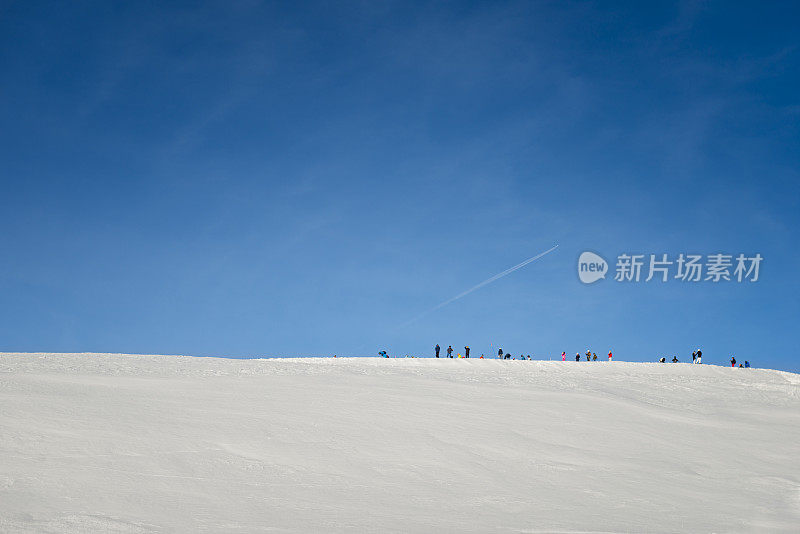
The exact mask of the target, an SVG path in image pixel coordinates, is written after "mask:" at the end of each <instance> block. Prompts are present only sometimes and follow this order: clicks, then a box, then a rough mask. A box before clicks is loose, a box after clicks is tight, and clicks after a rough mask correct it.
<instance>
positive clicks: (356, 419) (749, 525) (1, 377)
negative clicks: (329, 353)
mask: <svg viewBox="0 0 800 534" xmlns="http://www.w3.org/2000/svg"><path fill="white" fill-rule="evenodd" d="M0 370H2V372H0V406H2V409H0V430H1V431H0V530H2V531H4V532H41V531H45V532H67V533H78V532H89V531H93V532H95V531H96V532H126V531H128V532H130V531H135V532H148V533H149V532H227V531H235V530H239V531H244V532H262V531H269V530H274V531H283V532H334V533H336V532H343V533H345V532H347V533H349V532H382V533H383V532H386V533H393V532H397V533H400V532H402V533H428V532H470V533H472V532H474V533H483V532H506V531H508V532H594V533H597V532H651V533H662V532H663V533H674V532H787V533H790V532H791V533H793V534H794V533H795V532H796V527H797V525H798V524H800V469H798V465H797V458H798V457H800V400H799V399H800V398H799V397H798V396H797V391H798V380H797V375H794V374H790V373H784V372H780V371H770V370H759V369H748V370H747V371H744V370H742V369H738V368H737V369H732V368H729V367H725V368H723V367H717V366H710V365H709V366H707V365H702V366H697V365H692V364H684V365H671V364H654V363H629V362H612V363H608V362H603V363H600V362H598V363H588V362H583V363H578V362H560V361H557V362H552V361H527V360H526V361H524V362H523V361H520V360H515V361H508V360H480V359H477V360H476V359H469V360H467V359H453V360H450V361H447V360H444V359H440V360H436V359H430V358H425V359H421V358H408V359H405V358H398V359H383V358H336V359H333V358H297V359H287V360H283V359H269V360H265V359H259V360H237V359H221V358H193V357H188V356H187V357H179V358H174V357H169V356H166V357H165V356H157V355H156V356H153V355H150V356H137V355H124V357H121V356H119V355H113V354H105V355H103V354H86V355H75V354H72V355H66V356H61V355H58V354H51V353H39V354H37V355H33V356H32V355H30V354H19V353H16V354H8V353H6V354H0ZM132 525H140V526H136V527H132ZM141 525H144V526H141Z"/></svg>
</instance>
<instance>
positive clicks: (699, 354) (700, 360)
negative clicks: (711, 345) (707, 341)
mask: <svg viewBox="0 0 800 534" xmlns="http://www.w3.org/2000/svg"><path fill="white" fill-rule="evenodd" d="M694 363H697V364H701V363H703V351H702V350H700V349H697V360H696V361H695V362H694Z"/></svg>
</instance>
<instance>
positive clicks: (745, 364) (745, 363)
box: [744, 360, 750, 369]
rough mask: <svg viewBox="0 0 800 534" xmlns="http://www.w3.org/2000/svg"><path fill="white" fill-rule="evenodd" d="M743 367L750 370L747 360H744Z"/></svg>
mask: <svg viewBox="0 0 800 534" xmlns="http://www.w3.org/2000/svg"><path fill="white" fill-rule="evenodd" d="M744 366H745V367H746V368H747V369H750V362H748V361H747V360H745V361H744Z"/></svg>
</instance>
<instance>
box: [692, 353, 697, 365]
mask: <svg viewBox="0 0 800 534" xmlns="http://www.w3.org/2000/svg"><path fill="white" fill-rule="evenodd" d="M696 361H697V351H694V352H693V353H692V363H695V362H696Z"/></svg>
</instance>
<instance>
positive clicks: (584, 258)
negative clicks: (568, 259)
mask: <svg viewBox="0 0 800 534" xmlns="http://www.w3.org/2000/svg"><path fill="white" fill-rule="evenodd" d="M607 273H608V263H606V260H604V259H603V258H602V257H600V256H598V255H597V254H595V253H594V252H588V251H587V252H584V253H583V254H581V256H580V257H579V258H578V278H580V280H581V282H583V283H584V284H593V283H594V282H597V281H598V280H600V279H601V278H605V277H606V274H607Z"/></svg>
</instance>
